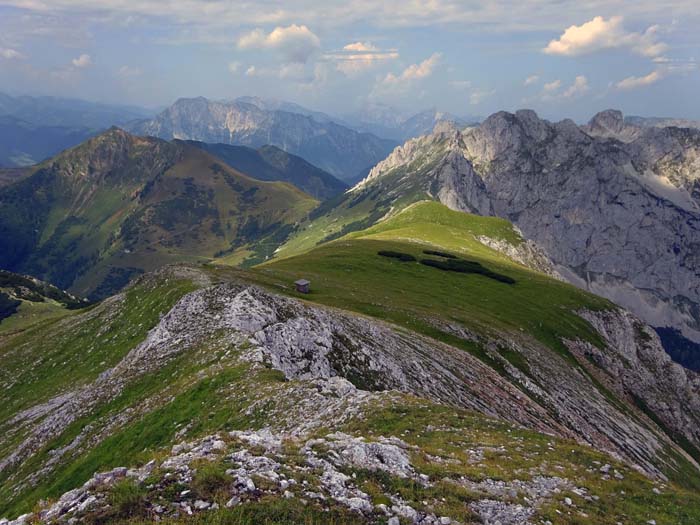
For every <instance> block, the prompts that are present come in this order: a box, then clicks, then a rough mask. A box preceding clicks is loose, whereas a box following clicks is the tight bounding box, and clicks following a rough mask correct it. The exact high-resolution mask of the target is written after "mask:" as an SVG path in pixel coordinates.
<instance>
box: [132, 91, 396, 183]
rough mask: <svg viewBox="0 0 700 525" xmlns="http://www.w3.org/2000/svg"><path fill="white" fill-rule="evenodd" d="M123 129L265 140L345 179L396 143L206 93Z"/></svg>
mask: <svg viewBox="0 0 700 525" xmlns="http://www.w3.org/2000/svg"><path fill="white" fill-rule="evenodd" d="M127 129H129V130H130V131H132V132H134V133H136V134H142V135H153V136H158V137H160V138H164V139H172V138H177V139H183V140H197V141H201V142H208V143H224V144H232V145H243V146H251V147H260V146H263V145H267V144H269V145H273V146H277V147H279V148H281V149H283V150H285V151H288V152H289V153H292V154H294V155H298V156H300V157H302V158H304V159H305V160H307V161H308V162H310V163H312V164H314V165H316V166H318V167H319V168H321V169H324V170H326V171H328V172H330V173H331V174H332V175H334V176H337V177H339V178H341V179H342V180H344V181H352V180H354V179H355V178H356V177H357V176H358V174H359V173H360V172H361V171H362V170H364V169H365V168H367V167H368V166H370V165H372V164H374V163H375V162H377V161H378V160H380V159H381V158H383V157H384V156H385V155H386V154H387V153H388V152H389V151H390V150H391V148H393V147H394V145H395V144H396V143H395V142H393V141H390V140H386V139H380V138H378V137H375V136H374V135H371V134H368V133H358V132H356V131H354V130H351V129H349V128H346V127H344V126H342V125H340V124H336V123H335V122H327V123H320V122H317V121H316V120H314V119H313V118H312V117H311V116H308V115H302V114H297V113H290V112H287V111H281V110H272V111H268V110H265V109H261V108H260V107H259V106H256V105H254V104H250V103H245V102H240V101H233V102H216V101H211V100H208V99H206V98H204V97H198V98H194V99H179V100H178V101H176V102H175V103H174V104H173V105H172V106H170V107H169V108H168V109H166V110H165V111H163V112H162V113H160V114H159V115H158V116H156V118H155V119H153V120H147V121H141V122H136V123H132V124H130V125H129V126H128V127H127Z"/></svg>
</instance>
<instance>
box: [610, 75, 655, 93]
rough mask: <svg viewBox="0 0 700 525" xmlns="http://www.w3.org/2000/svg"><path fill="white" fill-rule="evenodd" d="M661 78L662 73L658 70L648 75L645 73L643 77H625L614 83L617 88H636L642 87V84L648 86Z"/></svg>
mask: <svg viewBox="0 0 700 525" xmlns="http://www.w3.org/2000/svg"><path fill="white" fill-rule="evenodd" d="M662 78H663V75H662V74H661V72H660V71H652V72H651V73H649V74H648V75H645V76H643V77H634V76H633V77H627V78H625V79H623V80H620V81H619V82H618V83H617V84H615V87H616V88H618V89H625V90H626V89H636V88H638V87H643V86H649V85H651V84H655V83H656V82H658V81H659V80H661V79H662Z"/></svg>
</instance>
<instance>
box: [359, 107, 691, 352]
mask: <svg viewBox="0 0 700 525" xmlns="http://www.w3.org/2000/svg"><path fill="white" fill-rule="evenodd" d="M699 154H700V131H697V130H692V129H681V128H642V127H639V126H634V125H631V124H627V123H625V121H624V119H623V117H622V114H621V113H619V112H615V111H607V112H603V113H601V114H599V115H597V116H596V117H595V118H594V119H592V121H591V122H590V123H589V124H588V125H587V126H582V127H579V126H577V125H576V124H575V123H573V122H572V121H570V120H565V121H562V122H558V123H551V122H548V121H546V120H542V119H540V118H538V117H537V115H536V114H535V113H534V112H532V111H518V112H517V113H515V114H511V113H505V112H501V113H496V114H495V115H492V116H491V117H489V118H488V119H486V121H484V122H483V123H482V124H481V125H480V126H478V127H474V128H468V129H466V130H464V131H462V132H459V131H454V132H438V133H435V134H432V135H429V136H426V137H421V138H418V139H414V140H411V141H408V142H407V143H406V144H404V145H403V146H401V147H399V148H397V149H396V150H395V151H394V152H393V153H392V154H391V155H389V157H387V159H386V160H385V161H383V162H381V163H379V164H377V166H375V168H374V169H373V170H372V171H371V172H370V174H369V176H368V177H367V178H366V179H365V180H363V181H362V182H361V183H360V184H358V185H357V186H356V187H355V188H354V189H353V190H352V193H353V198H355V199H359V198H360V197H361V196H362V195H363V194H366V193H369V192H372V191H377V190H378V188H381V187H384V188H385V189H384V190H383V191H385V192H389V189H388V187H389V186H391V187H392V188H395V187H406V186H408V185H413V186H418V187H420V188H422V191H423V192H425V193H424V194H428V195H430V196H432V197H433V198H435V199H437V200H439V201H440V202H443V203H444V204H446V205H448V206H449V207H451V208H453V209H457V210H463V211H469V212H473V213H479V214H484V215H497V216H501V217H504V218H507V219H509V220H510V221H512V222H513V223H514V224H515V225H517V226H518V227H519V228H520V229H521V230H522V232H523V234H524V235H525V236H526V237H527V238H528V239H531V240H532V241H534V242H536V243H537V244H538V245H539V246H540V247H541V248H542V249H543V250H544V251H545V253H546V254H547V255H548V256H549V257H550V258H551V259H552V260H553V261H554V263H555V264H556V265H557V266H558V268H559V272H560V273H561V274H562V275H563V276H564V277H565V278H566V279H567V280H569V281H570V282H572V283H574V284H577V285H578V286H581V287H585V288H587V289H589V290H591V291H593V292H594V293H596V294H599V295H602V296H604V297H607V298H610V299H612V300H613V301H615V302H617V303H618V304H620V305H622V306H624V307H626V308H628V309H630V310H631V311H633V312H634V313H635V314H637V315H638V316H640V317H641V318H642V319H644V320H645V321H647V322H648V323H650V324H652V325H654V326H674V327H677V328H679V329H681V330H682V331H683V333H684V335H685V336H686V337H688V338H690V339H693V340H696V341H698V340H700V288H699V287H698V286H699V284H700V259H699V258H698V254H700V192H699V191H700V190H699V187H700V186H699V185H700V167H699V164H698V155H699Z"/></svg>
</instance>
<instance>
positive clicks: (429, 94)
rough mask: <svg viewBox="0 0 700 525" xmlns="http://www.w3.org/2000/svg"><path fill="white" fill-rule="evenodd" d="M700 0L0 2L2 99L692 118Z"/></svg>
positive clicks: (699, 73) (698, 71)
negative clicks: (250, 99)
mask: <svg viewBox="0 0 700 525" xmlns="http://www.w3.org/2000/svg"><path fill="white" fill-rule="evenodd" d="M699 28H700V0H607V1H605V0H578V1H575V0H482V1H473V0H385V1H379V0H345V1H336V0H289V1H286V2H279V1H272V0H258V1H232V0H138V1H137V0H0V91H3V92H7V93H11V94H31V95H55V96H68V97H75V98H84V99H88V100H95V101H101V102H110V103H122V104H132V105H140V106H146V107H152V108H158V107H164V106H167V105H169V104H171V103H172V102H174V101H175V100H176V99H177V98H180V97H193V96H205V97H208V98H212V99H232V98H235V97H238V96H243V95H256V96H263V97H271V98H277V99H283V100H290V101H294V102H297V103H299V104H302V105H304V106H308V107H311V108H313V109H317V110H321V111H326V112H329V113H332V114H336V115H344V114H348V113H352V112H355V111H358V110H360V109H362V108H376V107H378V106H379V105H390V106H392V107H396V108H398V109H399V110H400V111H402V112H406V113H411V112H417V111H419V110H422V109H426V108H432V107H434V108H437V109H439V110H442V111H449V112H451V113H455V114H457V115H461V116H477V115H478V116H485V115H488V114H490V113H493V112H495V111H499V110H507V111H513V110H516V109H519V108H532V109H534V110H536V111H537V112H538V113H539V114H540V115H541V116H544V117H546V118H550V119H562V118H566V117H568V118H573V119H574V120H576V121H579V122H582V121H586V120H587V119H588V118H590V117H591V116H592V115H593V114H594V113H596V112H597V111H599V110H602V109H607V108H618V109H621V110H623V112H625V113H626V114H633V115H642V116H663V117H677V118H691V119H700V97H699V96H698V94H699V93H700V67H699V66H698V62H697V60H700V31H699V30H698V29H699Z"/></svg>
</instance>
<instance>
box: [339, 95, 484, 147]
mask: <svg viewBox="0 0 700 525" xmlns="http://www.w3.org/2000/svg"><path fill="white" fill-rule="evenodd" d="M343 119H344V122H347V123H348V125H349V126H352V127H353V128H355V129H358V130H361V131H366V132H369V133H374V134H375V135H378V136H380V137H387V138H391V139H394V140H397V141H399V142H404V141H406V140H408V139H412V138H414V137H420V136H421V135H427V134H430V133H432V131H433V129H434V128H435V126H436V125H437V124H438V123H440V122H449V123H452V124H454V126H455V127H458V128H464V127H466V126H469V125H474V124H478V123H479V122H480V121H481V117H477V116H471V117H458V116H457V115H453V114H451V113H446V112H442V111H438V110H437V109H434V108H433V109H427V110H424V111H421V112H419V113H410V114H407V113H405V112H401V111H399V110H397V109H396V108H392V107H391V106H386V105H383V104H368V105H366V106H364V107H363V108H362V109H360V110H358V111H356V112H354V113H351V114H348V115H345V116H344V117H343Z"/></svg>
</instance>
